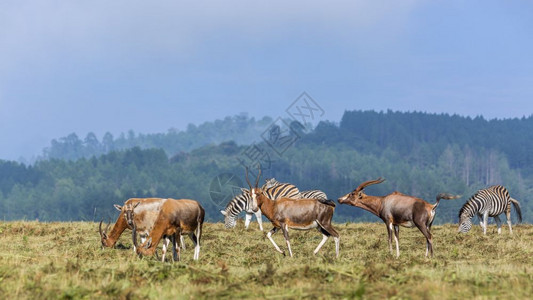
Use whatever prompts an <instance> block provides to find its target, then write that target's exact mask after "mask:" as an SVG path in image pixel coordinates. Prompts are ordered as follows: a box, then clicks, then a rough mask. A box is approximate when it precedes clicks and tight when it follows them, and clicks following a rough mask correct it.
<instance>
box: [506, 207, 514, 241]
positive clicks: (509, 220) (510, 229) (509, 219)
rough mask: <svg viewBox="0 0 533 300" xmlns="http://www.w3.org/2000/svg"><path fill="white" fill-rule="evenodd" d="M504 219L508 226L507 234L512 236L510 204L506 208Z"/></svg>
mask: <svg viewBox="0 0 533 300" xmlns="http://www.w3.org/2000/svg"><path fill="white" fill-rule="evenodd" d="M515 208H516V207H515ZM505 217H506V218H507V224H508V225H509V232H510V233H511V234H513V227H512V226H511V203H509V206H508V207H507V211H506V212H505Z"/></svg>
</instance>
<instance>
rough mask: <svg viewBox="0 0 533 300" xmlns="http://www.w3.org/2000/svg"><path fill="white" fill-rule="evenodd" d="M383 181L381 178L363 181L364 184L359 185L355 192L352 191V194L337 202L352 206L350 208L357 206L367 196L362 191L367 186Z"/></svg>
mask: <svg viewBox="0 0 533 300" xmlns="http://www.w3.org/2000/svg"><path fill="white" fill-rule="evenodd" d="M383 181H385V179H384V178H381V177H380V178H378V179H376V180H369V181H365V182H363V183H361V184H360V185H359V186H358V187H357V188H356V189H355V190H353V192H351V193H348V194H346V195H344V196H342V197H340V198H339V200H338V201H339V203H340V204H348V205H352V206H358V204H359V203H360V202H361V200H362V199H364V198H365V197H366V196H367V195H366V194H365V192H364V189H365V188H366V187H367V186H370V185H373V184H378V183H382V182H383Z"/></svg>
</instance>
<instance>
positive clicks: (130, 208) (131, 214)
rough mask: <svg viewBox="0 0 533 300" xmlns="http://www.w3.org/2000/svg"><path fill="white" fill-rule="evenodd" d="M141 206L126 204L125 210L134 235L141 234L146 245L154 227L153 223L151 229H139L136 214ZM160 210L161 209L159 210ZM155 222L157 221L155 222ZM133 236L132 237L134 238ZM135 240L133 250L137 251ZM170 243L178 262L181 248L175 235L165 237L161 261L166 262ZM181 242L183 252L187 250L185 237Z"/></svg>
mask: <svg viewBox="0 0 533 300" xmlns="http://www.w3.org/2000/svg"><path fill="white" fill-rule="evenodd" d="M139 204H141V202H137V203H135V204H125V205H124V206H123V209H124V216H125V218H126V222H127V223H128V226H131V228H134V230H133V232H132V234H133V236H135V235H136V233H139V236H140V237H141V243H143V244H144V242H145V240H146V237H147V236H148V234H149V233H150V231H151V229H152V227H153V223H152V224H151V226H150V227H149V228H147V227H138V226H136V223H135V216H136V213H135V208H136V207H137V206H139ZM159 209H160V208H159ZM138 213H142V210H140V211H139V210H138ZM154 221H155V220H154ZM133 236H132V237H133ZM133 238H134V240H133V245H134V246H133V248H134V250H136V245H135V244H136V242H135V237H133ZM170 241H172V246H173V251H172V254H173V257H174V260H178V258H177V255H178V254H177V249H178V247H179V245H178V244H177V243H176V236H175V235H172V236H167V235H165V236H163V250H162V252H163V253H162V255H161V261H162V262H164V261H165V255H166V253H167V248H168V245H169V243H170ZM180 241H181V243H180V244H181V248H183V250H185V243H184V241H183V236H180Z"/></svg>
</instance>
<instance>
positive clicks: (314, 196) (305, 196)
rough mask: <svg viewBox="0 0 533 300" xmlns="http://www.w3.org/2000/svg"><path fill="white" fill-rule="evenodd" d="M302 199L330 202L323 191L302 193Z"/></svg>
mask: <svg viewBox="0 0 533 300" xmlns="http://www.w3.org/2000/svg"><path fill="white" fill-rule="evenodd" d="M300 198H301V199H316V200H328V196H327V195H326V193H324V192H322V191H321V190H309V191H303V192H300Z"/></svg>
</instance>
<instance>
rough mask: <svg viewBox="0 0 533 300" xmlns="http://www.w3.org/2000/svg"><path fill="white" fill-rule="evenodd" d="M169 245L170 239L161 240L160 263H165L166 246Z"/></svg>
mask: <svg viewBox="0 0 533 300" xmlns="http://www.w3.org/2000/svg"><path fill="white" fill-rule="evenodd" d="M169 244H170V239H169V238H168V237H167V236H166V237H165V238H164V239H163V253H162V254H161V261H162V262H165V255H166V254H167V249H168V245H169Z"/></svg>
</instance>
